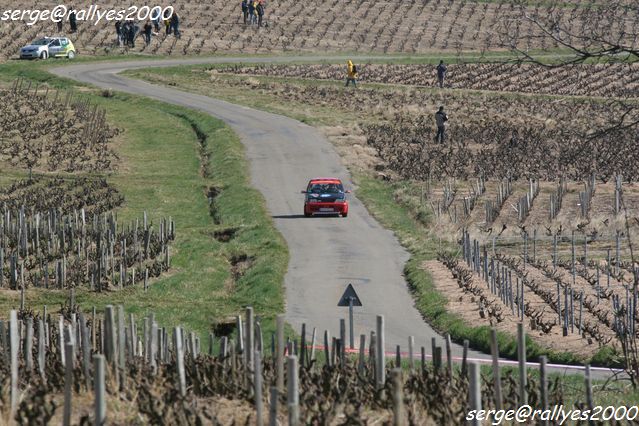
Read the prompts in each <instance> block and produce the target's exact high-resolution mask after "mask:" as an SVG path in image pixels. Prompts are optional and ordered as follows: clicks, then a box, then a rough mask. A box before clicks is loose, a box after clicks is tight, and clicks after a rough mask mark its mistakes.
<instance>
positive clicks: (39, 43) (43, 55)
mask: <svg viewBox="0 0 639 426" xmlns="http://www.w3.org/2000/svg"><path fill="white" fill-rule="evenodd" d="M75 55H76V50H75V46H73V42H71V40H69V39H68V38H67V37H43V38H40V39H37V40H36V41H34V42H33V43H31V44H28V45H26V46H24V47H23V48H22V49H20V59H38V58H39V59H47V58H55V57H62V58H69V59H73V58H75Z"/></svg>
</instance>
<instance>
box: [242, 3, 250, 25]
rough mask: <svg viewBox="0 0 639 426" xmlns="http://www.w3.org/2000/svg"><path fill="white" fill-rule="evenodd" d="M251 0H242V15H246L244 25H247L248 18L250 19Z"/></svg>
mask: <svg viewBox="0 0 639 426" xmlns="http://www.w3.org/2000/svg"><path fill="white" fill-rule="evenodd" d="M248 2H249V0H242V15H243V16H244V25H246V20H247V19H248V13H249V12H248V10H249V5H248Z"/></svg>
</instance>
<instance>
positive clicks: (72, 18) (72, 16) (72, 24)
mask: <svg viewBox="0 0 639 426" xmlns="http://www.w3.org/2000/svg"><path fill="white" fill-rule="evenodd" d="M69 26H70V27H71V32H72V33H74V32H76V31H78V24H77V22H76V16H75V10H72V11H71V13H70V14H69Z"/></svg>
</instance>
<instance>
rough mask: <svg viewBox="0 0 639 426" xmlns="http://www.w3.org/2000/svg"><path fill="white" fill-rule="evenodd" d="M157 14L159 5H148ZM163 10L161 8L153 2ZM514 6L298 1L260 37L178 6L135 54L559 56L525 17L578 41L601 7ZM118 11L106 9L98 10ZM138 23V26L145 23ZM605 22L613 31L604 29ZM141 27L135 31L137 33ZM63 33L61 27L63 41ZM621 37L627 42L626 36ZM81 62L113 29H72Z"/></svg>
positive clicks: (6, 40)
mask: <svg viewBox="0 0 639 426" xmlns="http://www.w3.org/2000/svg"><path fill="white" fill-rule="evenodd" d="M147 3H148V5H149V6H151V7H153V6H155V5H156V4H157V3H153V2H147ZM159 3H160V5H161V6H164V4H163V3H162V2H159ZM517 3H519V2H515V1H495V2H485V1H467V2H451V1H434V0H422V1H416V2H407V1H402V0H391V1H360V2H342V1H339V0H320V1H315V2H306V3H301V2H298V1H295V0H283V1H277V2H268V4H267V7H266V15H265V22H266V23H267V24H268V26H267V27H265V28H260V29H258V28H257V27H256V26H245V25H244V24H243V23H242V22H241V21H242V17H241V10H240V7H239V2H227V1H222V0H214V1H202V0H197V1H189V2H181V3H179V4H177V5H176V6H175V7H176V10H177V12H178V14H179V16H180V27H181V32H182V37H181V38H180V39H176V38H175V37H173V36H168V37H167V36H166V34H165V31H164V28H160V31H159V33H158V34H157V35H154V37H153V41H152V43H151V44H150V45H149V46H145V45H144V41H143V39H142V37H140V38H139V39H138V40H137V43H136V47H135V48H130V51H132V52H142V53H145V54H163V55H200V54H211V53H223V52H245V53H269V52H285V51H291V52H316V51H325V52H338V51H344V52H354V51H355V52H379V53H395V52H397V53H424V52H429V51H433V50H448V51H451V52H456V51H461V50H475V51H489V50H503V49H506V48H508V47H509V44H510V39H509V36H512V35H514V34H517V35H521V36H523V38H522V39H521V40H520V41H519V42H518V45H519V46H520V47H521V48H523V49H555V48H558V47H561V46H559V45H558V44H557V43H556V42H555V41H553V40H552V39H551V38H550V37H548V36H547V35H545V34H543V32H541V31H540V30H539V29H538V27H537V26H536V25H535V24H534V22H532V21H531V20H527V19H524V16H525V15H527V16H530V17H534V18H540V19H546V18H548V17H551V16H552V17H555V16H558V17H559V19H561V21H562V22H564V23H565V24H566V25H567V28H568V29H569V31H570V32H571V33H572V34H574V35H575V36H578V35H579V34H581V33H582V32H583V31H585V30H584V28H585V27H586V26H587V23H588V22H592V19H593V18H594V17H597V19H599V16H601V13H600V10H601V7H602V4H603V3H602V2H598V1H595V2H589V1H583V0H571V1H563V2H556V3H555V4H554V6H552V7H550V6H548V5H546V4H542V5H536V6H533V5H529V6H520V5H518V4H517ZM57 4H58V3H57V2H55V1H51V0H47V1H44V2H22V1H16V0H8V1H6V2H4V3H3V9H4V10H13V9H20V10H25V9H27V10H28V9H36V8H37V9H43V8H45V7H51V8H53V7H54V6H56V5H57ZM114 6H115V7H118V8H119V7H122V5H121V3H119V2H115V1H113V0H109V1H106V2H103V3H100V8H101V10H107V9H108V8H110V7H114ZM612 13H613V14H612V15H608V14H606V18H605V19H603V18H602V19H600V20H602V21H605V22H602V23H601V24H602V25H605V27H606V30H607V31H608V32H611V33H613V34H617V33H619V34H621V35H622V37H624V36H627V34H629V33H631V31H626V32H625V33H624V32H623V31H624V30H628V29H629V28H631V26H632V19H631V17H632V12H631V11H628V10H624V9H619V10H617V9H615V10H614V11H613V12H612ZM142 17H144V16H142ZM608 20H609V21H610V22H608ZM143 24H144V23H143V22H142V23H141V26H142V25H143ZM68 30H69V25H68V23H65V25H64V29H63V31H64V32H66V31H68ZM57 34H58V29H57V26H56V24H55V23H53V22H49V21H45V22H41V23H36V24H35V25H27V23H26V22H12V21H7V22H3V25H2V27H1V28H0V47H1V49H0V51H1V52H2V56H3V57H5V58H7V57H11V56H14V55H16V54H17V52H18V49H19V48H20V47H21V46H23V45H25V44H26V43H27V42H29V41H31V40H33V39H35V38H36V37H39V36H44V35H57ZM624 34H625V35H624ZM71 38H72V40H73V42H74V43H75V45H76V47H77V49H78V50H79V52H80V54H81V55H86V54H104V53H105V52H113V51H115V52H121V51H125V50H126V49H123V48H119V47H117V46H116V37H115V28H114V23H113V22H100V23H98V24H97V25H93V22H82V21H78V32H77V34H73V35H72V36H71Z"/></svg>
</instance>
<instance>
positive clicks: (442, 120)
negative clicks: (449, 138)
mask: <svg viewBox="0 0 639 426" xmlns="http://www.w3.org/2000/svg"><path fill="white" fill-rule="evenodd" d="M447 121H448V115H446V113H445V112H444V107H443V106H440V107H439V110H438V111H437V112H436V113H435V123H436V124H437V135H436V136H435V143H440V141H441V143H444V138H445V136H446V122H447Z"/></svg>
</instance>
